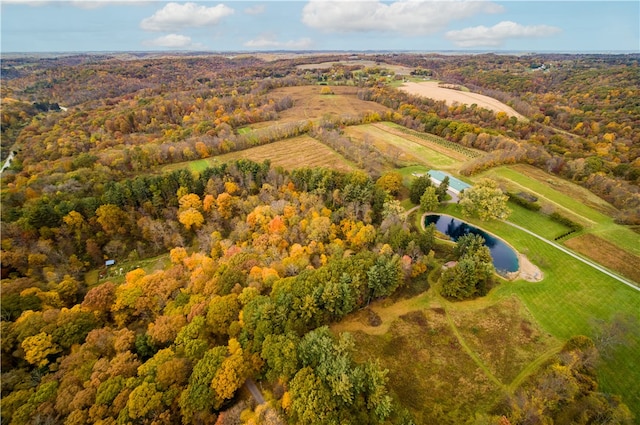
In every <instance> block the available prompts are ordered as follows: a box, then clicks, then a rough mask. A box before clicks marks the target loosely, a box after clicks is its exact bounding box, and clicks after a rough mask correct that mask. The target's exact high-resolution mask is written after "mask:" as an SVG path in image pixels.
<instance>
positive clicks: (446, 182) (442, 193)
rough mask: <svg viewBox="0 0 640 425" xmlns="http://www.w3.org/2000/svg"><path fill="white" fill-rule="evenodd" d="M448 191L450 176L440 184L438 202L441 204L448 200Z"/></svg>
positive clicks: (437, 191) (445, 177)
mask: <svg viewBox="0 0 640 425" xmlns="http://www.w3.org/2000/svg"><path fill="white" fill-rule="evenodd" d="M447 190H449V176H444V179H442V181H441V182H440V185H439V186H438V189H437V190H436V193H437V194H438V200H439V201H440V202H442V201H444V200H445V199H446V198H447Z"/></svg>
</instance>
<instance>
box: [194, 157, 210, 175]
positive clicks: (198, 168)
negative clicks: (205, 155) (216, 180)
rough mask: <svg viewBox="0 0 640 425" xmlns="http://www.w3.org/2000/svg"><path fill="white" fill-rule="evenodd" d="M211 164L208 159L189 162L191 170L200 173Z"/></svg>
mask: <svg viewBox="0 0 640 425" xmlns="http://www.w3.org/2000/svg"><path fill="white" fill-rule="evenodd" d="M210 166H211V164H210V163H209V161H208V160H206V159H196V160H195V161H190V162H189V170H191V171H193V172H196V173H200V172H202V171H204V170H205V169H207V168H208V167H210Z"/></svg>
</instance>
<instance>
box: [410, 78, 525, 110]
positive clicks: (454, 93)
mask: <svg viewBox="0 0 640 425" xmlns="http://www.w3.org/2000/svg"><path fill="white" fill-rule="evenodd" d="M439 84H440V83H438V82H437V81H425V82H422V83H411V82H408V83H404V84H403V85H402V86H400V90H403V91H405V92H407V93H409V94H413V95H418V96H424V97H428V98H431V99H435V100H444V101H445V102H446V103H447V105H453V104H454V103H464V104H466V105H472V104H474V103H475V104H476V105H478V106H479V107H481V108H486V109H489V110H492V111H495V112H505V113H506V114H507V115H509V116H514V117H516V118H519V119H526V118H525V117H523V116H522V115H520V114H519V113H517V112H516V111H515V110H514V109H513V108H511V107H509V106H507V105H505V104H504V103H502V102H500V101H499V100H496V99H494V98H492V97H489V96H485V95H482V94H478V93H471V92H466V91H461V90H454V89H449V88H446V87H440V85H439Z"/></svg>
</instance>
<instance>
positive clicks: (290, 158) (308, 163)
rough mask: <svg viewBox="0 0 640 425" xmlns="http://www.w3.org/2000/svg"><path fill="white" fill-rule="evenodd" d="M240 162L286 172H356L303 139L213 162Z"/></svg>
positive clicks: (330, 152) (329, 151)
mask: <svg viewBox="0 0 640 425" xmlns="http://www.w3.org/2000/svg"><path fill="white" fill-rule="evenodd" d="M241 158H244V159H250V160H252V161H255V162H262V161H264V160H265V159H269V160H271V165H272V166H273V167H282V168H285V169H289V170H290V169H293V168H299V167H327V168H333V169H335V170H338V171H345V172H348V171H352V170H354V169H356V168H357V167H355V166H353V165H352V164H351V163H349V161H347V160H346V159H345V158H344V157H343V156H342V155H340V154H339V153H337V152H336V151H334V150H333V149H330V148H329V147H327V146H325V145H323V144H322V143H320V142H319V141H317V140H316V139H314V138H312V137H309V136H306V135H304V136H298V137H294V138H291V139H286V140H281V141H279V142H274V143H269V144H267V145H262V146H257V147H255V148H250V149H245V150H242V151H238V152H231V153H227V154H224V155H219V156H216V157H214V158H213V159H215V160H218V161H221V162H226V161H235V160H237V159H241Z"/></svg>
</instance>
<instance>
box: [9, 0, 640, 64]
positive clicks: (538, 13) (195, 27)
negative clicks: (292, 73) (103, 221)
mask: <svg viewBox="0 0 640 425" xmlns="http://www.w3.org/2000/svg"><path fill="white" fill-rule="evenodd" d="M0 2H1V14H2V18H1V19H2V22H1V23H2V27H1V43H0V48H1V51H2V52H3V53H9V52H76V51H149V50H210V51H262V50H264V51H268V50H357V51H360V50H409V51H427V52H429V51H442V50H472V51H478V50H480V51H495V52H500V51H510V52H513V51H523V52H528V51H534V52H549V51H559V52H594V51H598V52H602V51H630V52H640V1H638V0H625V1H589V0H587V1H575V0H574V1H548V0H536V1H515V0H512V1H506V2H504V1H489V0H484V1H465V0H442V1H433V0H396V1H380V0H338V1H335V0H306V1H302V0H299V1H275V0H267V1H238V0H232V1H225V2H214V1H194V2H180V1H176V2H165V1H144V0H121V1H112V0H75V1H60V0H47V1H31V0H0Z"/></svg>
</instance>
